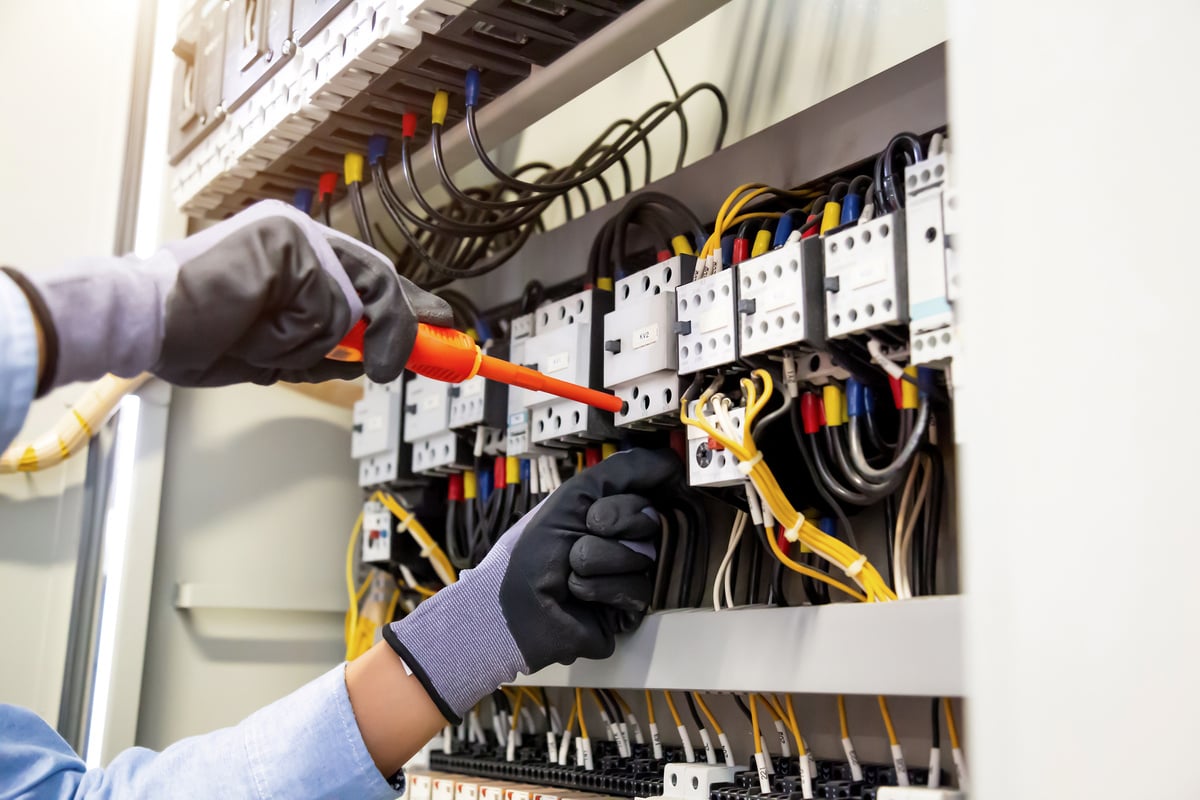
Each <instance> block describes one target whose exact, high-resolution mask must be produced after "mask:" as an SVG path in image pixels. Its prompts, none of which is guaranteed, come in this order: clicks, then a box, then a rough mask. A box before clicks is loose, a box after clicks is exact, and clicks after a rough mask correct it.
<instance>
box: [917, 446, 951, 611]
mask: <svg viewBox="0 0 1200 800" xmlns="http://www.w3.org/2000/svg"><path fill="white" fill-rule="evenodd" d="M925 453H926V455H928V456H929V458H930V459H931V460H930V469H932V470H933V474H932V475H931V476H930V487H929V496H928V497H927V498H926V499H925V507H924V508H923V509H922V514H923V515H924V518H925V519H924V524H925V540H924V551H923V553H922V562H923V565H924V568H923V569H922V570H921V572H920V573H918V574H919V575H920V576H921V577H922V578H923V580H922V581H920V586H919V591H920V593H921V594H922V595H932V594H937V560H938V540H939V538H940V537H941V530H942V499H943V497H944V492H945V483H944V481H945V472H946V466H945V462H944V461H943V460H942V454H941V452H939V451H938V449H937V448H936V447H934V446H929V447H927V448H925Z"/></svg>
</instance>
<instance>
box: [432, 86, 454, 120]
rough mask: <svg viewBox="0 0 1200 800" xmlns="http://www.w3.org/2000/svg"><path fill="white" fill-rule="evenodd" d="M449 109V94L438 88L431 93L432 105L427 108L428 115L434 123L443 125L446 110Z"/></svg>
mask: <svg viewBox="0 0 1200 800" xmlns="http://www.w3.org/2000/svg"><path fill="white" fill-rule="evenodd" d="M449 110H450V95H448V94H446V92H444V91H442V90H440V89H439V90H438V91H437V92H435V93H434V95H433V105H432V106H431V107H430V109H429V116H430V119H431V121H432V122H433V124H434V125H444V124H445V123H446V112H447V111H449Z"/></svg>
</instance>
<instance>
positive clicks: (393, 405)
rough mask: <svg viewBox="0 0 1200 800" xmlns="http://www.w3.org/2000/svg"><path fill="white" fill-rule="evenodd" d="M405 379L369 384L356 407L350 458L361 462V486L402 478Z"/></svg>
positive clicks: (359, 465) (359, 466)
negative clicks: (402, 420) (402, 424)
mask: <svg viewBox="0 0 1200 800" xmlns="http://www.w3.org/2000/svg"><path fill="white" fill-rule="evenodd" d="M403 399H404V385H403V380H402V379H397V380H394V381H392V382H391V383H386V384H380V383H372V382H371V381H366V382H365V383H364V386H363V396H362V399H361V400H359V401H358V402H357V403H355V404H354V412H353V418H352V424H353V428H352V431H351V434H350V457H351V458H356V459H358V485H359V486H375V485H377V484H382V483H389V482H391V481H394V480H396V479H397V478H399V477H400V469H401V461H402V456H403V445H402V442H401V438H400V422H401V413H402V405H403Z"/></svg>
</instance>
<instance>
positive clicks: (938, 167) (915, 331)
mask: <svg viewBox="0 0 1200 800" xmlns="http://www.w3.org/2000/svg"><path fill="white" fill-rule="evenodd" d="M949 166H950V165H949V155H948V154H947V153H939V154H938V155H932V156H929V157H928V158H926V159H925V160H924V161H920V162H918V163H916V164H914V165H912V166H910V167H908V168H907V169H906V170H905V172H904V175H905V178H904V186H905V192H906V196H907V198H908V204H907V207H906V209H905V213H906V219H907V226H908V233H907V242H908V246H907V256H908V302H909V324H908V330H909V342H910V346H911V350H912V360H913V363H914V364H928V363H931V362H935V361H942V360H945V359H948V358H952V357H953V356H954V352H955V350H956V349H957V347H956V345H957V340H956V337H955V324H954V309H953V306H952V304H951V300H950V293H951V290H950V265H951V258H952V257H951V255H950V250H951V246H950V240H949V239H948V238H947V235H946V227H947V226H946V209H945V202H946V195H947V193H946V189H947V187H948V186H949V182H950V174H949Z"/></svg>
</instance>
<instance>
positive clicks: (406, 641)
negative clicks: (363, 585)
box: [384, 450, 683, 722]
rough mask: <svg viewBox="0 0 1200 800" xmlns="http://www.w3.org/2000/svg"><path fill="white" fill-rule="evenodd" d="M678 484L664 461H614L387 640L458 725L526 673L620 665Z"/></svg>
mask: <svg viewBox="0 0 1200 800" xmlns="http://www.w3.org/2000/svg"><path fill="white" fill-rule="evenodd" d="M682 475H683V467H682V465H681V464H680V463H679V459H678V458H676V457H675V455H674V454H673V453H671V452H669V451H665V450H631V451H629V452H626V453H617V454H616V455H614V456H612V457H610V458H607V459H605V460H604V461H602V462H601V463H599V464H597V465H596V466H594V467H592V468H590V469H588V470H585V471H584V472H582V473H581V474H579V475H576V476H575V477H573V478H571V479H570V480H568V481H566V482H565V483H564V484H563V485H562V486H560V487H559V488H558V489H557V490H555V492H554V493H553V494H552V495H550V497H548V498H546V500H545V501H543V502H542V503H541V504H540V505H539V506H538V507H537V508H535V509H533V510H532V511H530V512H529V513H528V514H526V515H525V516H524V517H522V518H521V519H520V520H519V521H518V522H517V524H516V525H514V526H513V527H512V528H511V529H510V530H509V531H508V532H507V533H505V534H504V535H503V536H502V537H500V539H499V541H497V542H496V544H495V546H494V547H493V548H492V550H491V551H490V552H489V553H488V555H487V557H486V558H484V560H483V561H482V563H480V565H479V566H478V567H476V568H475V569H469V570H465V571H464V572H462V573H461V574H460V575H459V580H458V583H455V584H454V585H452V586H449V587H447V588H445V589H442V590H441V591H440V592H438V593H437V594H436V595H434V596H433V597H432V598H430V599H429V600H426V601H425V602H423V603H421V604H420V605H419V606H417V610H416V611H415V612H413V613H412V614H409V615H408V616H407V617H405V618H404V619H402V620H400V621H399V622H395V623H393V624H392V625H390V626H388V627H387V628H385V629H384V639H385V640H386V641H387V642H388V643H389V644H390V645H391V646H392V648H393V649H394V650H395V651H396V652H397V653H398V654H399V655H400V657H401V658H403V659H404V661H405V663H407V664H408V666H409V668H410V669H412V671H413V673H414V674H415V675H417V677H418V678H420V679H421V682H422V683H423V684H424V685H425V688H426V690H427V691H428V692H429V695H430V697H432V698H433V699H434V701H435V702H436V703H437V704H438V707H439V708H440V709H441V711H442V714H443V715H445V717H446V719H448V720H451V721H453V722H457V721H458V719H459V718H461V717H462V715H463V714H465V713H466V712H467V711H469V710H470V709H471V708H472V707H473V706H474V705H475V704H476V703H477V702H479V700H480V699H481V698H483V697H484V696H485V695H487V694H489V693H491V692H492V691H494V690H495V689H496V687H497V686H499V685H500V684H502V683H507V682H509V681H511V680H513V679H514V678H515V677H516V675H517V673H518V672H524V673H532V672H536V671H537V670H539V669H541V668H542V667H545V666H548V665H549V664H554V663H559V664H570V663H572V662H574V661H575V659H577V658H579V657H584V658H606V657H608V656H610V655H612V652H613V648H614V647H615V636H616V634H617V633H619V632H621V631H625V630H628V629H629V628H631V627H632V626H634V625H636V624H637V623H638V622H639V621H640V620H641V618H642V616H643V615H644V613H645V611H646V609H647V608H648V607H649V605H650V598H651V594H652V592H653V589H654V559H653V558H652V557H651V556H650V555H647V553H652V552H653V550H652V549H650V548H648V547H647V544H649V543H653V542H656V541H657V540H658V537H659V531H660V528H659V523H658V517H657V514H656V513H655V512H654V511H653V507H654V506H655V505H656V501H661V500H665V499H666V497H667V496H668V495H671V496H673V495H674V493H675V491H676V489H677V487H678V485H679V482H680V480H681V478H682ZM622 542H628V543H629V545H632V547H631V546H628V545H626V544H622ZM635 548H636V549H635ZM639 550H640V551H642V552H638V551H639Z"/></svg>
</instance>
